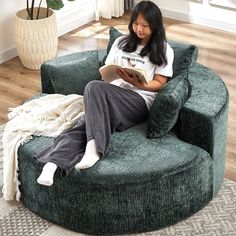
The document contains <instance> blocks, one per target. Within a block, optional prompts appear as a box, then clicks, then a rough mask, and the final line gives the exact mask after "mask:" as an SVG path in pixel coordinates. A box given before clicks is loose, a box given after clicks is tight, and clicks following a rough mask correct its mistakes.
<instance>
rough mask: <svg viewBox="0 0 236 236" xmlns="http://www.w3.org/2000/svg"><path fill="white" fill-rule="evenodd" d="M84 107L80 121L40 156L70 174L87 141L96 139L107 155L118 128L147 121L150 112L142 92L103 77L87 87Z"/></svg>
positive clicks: (98, 145)
mask: <svg viewBox="0 0 236 236" xmlns="http://www.w3.org/2000/svg"><path fill="white" fill-rule="evenodd" d="M101 108H102V111H101ZM84 110H85V115H84V116H83V117H82V118H81V119H80V120H79V122H78V124H77V125H76V126H75V127H73V128H72V129H71V130H68V131H67V132H65V133H63V134H61V135H60V136H59V137H57V138H56V139H55V141H54V143H53V145H52V146H51V147H49V148H48V149H46V150H44V151H43V152H42V153H39V155H37V156H36V159H37V160H38V161H40V162H43V163H46V162H52V163H55V164H56V165H57V166H58V167H59V168H60V169H62V170H63V172H65V173H66V175H68V173H69V172H70V171H71V169H72V168H74V166H75V165H76V164H77V163H78V162H79V161H80V160H81V158H82V157H83V155H84V152H85V147H86V144H87V141H89V140H91V139H95V143H96V148H97V151H98V152H99V153H100V154H101V157H103V156H104V155H106V154H107V152H108V150H109V146H110V142H111V135H112V134H113V133H114V132H115V131H123V130H126V129H128V128H130V127H132V126H134V125H136V124H138V123H140V122H143V121H144V120H145V119H146V118H147V115H148V109H147V107H146V104H145V102H144V100H143V98H142V97H141V96H140V95H138V94H137V93H135V92H133V91H130V90H127V89H122V88H119V87H117V86H115V85H111V84H108V83H105V82H103V81H92V82H90V83H88V84H87V86H86V87H85V92H84ZM85 123H86V125H85Z"/></svg>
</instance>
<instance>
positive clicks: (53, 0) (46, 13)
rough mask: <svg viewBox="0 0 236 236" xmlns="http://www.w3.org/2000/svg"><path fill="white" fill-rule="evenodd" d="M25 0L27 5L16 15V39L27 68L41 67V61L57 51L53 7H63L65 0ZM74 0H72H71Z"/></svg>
mask: <svg viewBox="0 0 236 236" xmlns="http://www.w3.org/2000/svg"><path fill="white" fill-rule="evenodd" d="M45 1H46V2H45V3H46V7H42V6H41V4H42V0H39V4H38V5H36V0H26V8H25V9H23V10H20V11H18V12H17V13H16V16H15V41H16V49H17V53H18V56H19V58H20V60H21V62H22V64H23V65H24V66H25V67H26V68H28V69H35V70H38V69H40V66H41V65H42V63H44V62H45V61H47V60H50V59H53V58H55V56H56V53H57V45H58V37H57V24H56V17H55V13H54V12H53V10H59V9H61V8H63V6H64V4H63V0H45ZM68 1H73V0H68Z"/></svg>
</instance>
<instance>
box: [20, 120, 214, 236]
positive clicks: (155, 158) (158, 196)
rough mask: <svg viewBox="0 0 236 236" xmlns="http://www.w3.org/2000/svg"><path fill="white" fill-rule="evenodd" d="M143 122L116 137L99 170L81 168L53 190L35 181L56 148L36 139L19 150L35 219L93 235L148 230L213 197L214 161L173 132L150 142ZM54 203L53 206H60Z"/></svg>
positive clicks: (23, 184) (25, 196) (25, 198)
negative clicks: (42, 158)
mask: <svg viewBox="0 0 236 236" xmlns="http://www.w3.org/2000/svg"><path fill="white" fill-rule="evenodd" d="M146 129H147V124H146V123H143V124H140V125H138V126H135V127H133V128H131V129H129V130H127V131H124V132H117V133H115V134H114V135H113V136H112V142H111V146H110V150H109V153H108V155H107V156H106V157H104V158H103V159H101V160H100V161H99V162H98V163H97V164H96V165H95V166H94V167H93V168H90V169H86V170H81V171H78V170H74V171H73V172H72V173H71V174H70V175H69V176H68V177H67V178H63V179H61V177H60V174H59V173H58V172H57V173H56V176H55V178H56V180H55V183H54V184H53V186H52V187H50V188H48V187H44V186H40V185H38V184H37V183H36V179H37V177H38V175H39V174H40V171H41V169H42V164H40V163H36V162H35V161H34V160H33V158H32V157H33V155H34V154H36V153H38V152H39V151H40V150H41V149H43V148H44V147H47V146H48V145H50V143H51V142H52V139H49V138H46V137H36V138H34V139H33V140H32V141H30V142H29V143H27V144H25V145H24V146H22V147H21V148H20V150H19V167H20V170H21V171H20V173H22V174H20V181H21V191H22V200H23V202H24V204H25V205H26V206H27V207H29V208H30V209H31V210H32V211H34V212H35V213H37V214H39V215H41V216H43V217H44V218H46V219H49V220H50V221H52V222H55V223H60V224H62V225H63V226H66V227H68V228H70V229H73V230H76V231H79V232H83V233H88V234H119V233H129V232H143V231H149V230H153V229H157V228H161V227H164V226H167V225H169V224H172V223H175V222H178V221H179V220H182V219H184V218H185V217H187V216H189V215H191V214H193V213H195V212H196V211H198V210H199V209H201V208H202V207H204V206H205V205H206V204H207V203H208V202H209V201H210V200H211V198H212V180H211V178H212V159H211V157H210V155H209V153H207V152H206V151H204V150H203V149H201V148H198V147H197V146H193V145H190V144H187V143H185V142H182V141H181V140H179V139H178V138H177V137H176V136H175V135H174V133H170V134H168V135H166V136H165V137H163V138H162V139H157V140H153V141H152V140H149V139H147V138H146V137H145V136H146V132H147V131H146ZM53 199H54V200H53Z"/></svg>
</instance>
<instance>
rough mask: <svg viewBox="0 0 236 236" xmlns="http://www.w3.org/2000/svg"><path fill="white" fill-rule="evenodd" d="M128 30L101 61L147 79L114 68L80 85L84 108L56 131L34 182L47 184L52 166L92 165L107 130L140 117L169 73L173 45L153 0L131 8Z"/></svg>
mask: <svg viewBox="0 0 236 236" xmlns="http://www.w3.org/2000/svg"><path fill="white" fill-rule="evenodd" d="M128 29H129V34H128V35H126V36H121V37H119V38H118V39H116V40H115V42H114V43H113V46H112V48H111V50H110V52H109V54H108V56H107V59H106V62H105V64H109V63H113V64H118V65H121V66H132V67H136V68H143V69H144V70H146V73H147V77H148V83H144V82H141V81H140V80H139V79H138V77H137V76H136V75H133V74H129V73H127V72H126V71H125V70H123V69H118V70H117V74H118V75H119V78H118V79H115V80H113V81H112V82H109V83H108V82H104V81H92V82H90V83H88V84H87V86H86V88H85V91H84V107H85V114H84V116H83V117H82V118H81V119H80V120H79V122H78V124H77V125H76V126H75V127H73V128H72V129H70V130H68V131H67V132H65V133H62V134H61V135H59V136H58V137H57V138H56V139H55V140H54V143H53V145H52V146H51V147H49V148H47V149H46V150H44V151H43V152H41V153H40V154H39V155H38V156H37V157H35V158H36V159H37V160H38V161H40V162H43V163H46V164H45V165H44V167H43V171H42V173H41V175H40V176H39V178H38V180H37V181H38V183H39V184H42V185H47V186H50V185H52V184H53V176H54V173H55V171H56V169H57V168H59V169H60V170H61V171H63V172H64V173H66V174H69V173H70V171H71V170H72V169H73V168H74V167H75V168H77V169H85V168H90V167H92V166H93V165H94V164H95V163H97V161H98V160H99V159H100V158H102V157H104V156H105V155H106V154H107V152H108V148H109V144H110V141H111V135H112V133H113V132H115V131H123V130H126V129H128V128H130V127H132V126H134V125H136V124H138V123H141V122H143V121H144V120H145V119H146V118H147V116H148V111H149V109H150V107H151V105H152V103H153V101H154V99H155V96H156V94H157V92H158V90H160V89H161V88H162V87H163V86H164V85H165V83H166V82H167V78H168V77H171V76H172V63H173V57H174V55H173V50H172V48H171V47H170V46H169V44H168V43H167V41H166V36H165V30H164V26H163V20H162V14H161V11H160V9H159V8H158V6H157V5H156V4H154V3H153V2H151V1H141V2H140V3H138V4H137V5H136V6H135V8H134V9H133V11H132V14H131V18H130V22H129V26H128Z"/></svg>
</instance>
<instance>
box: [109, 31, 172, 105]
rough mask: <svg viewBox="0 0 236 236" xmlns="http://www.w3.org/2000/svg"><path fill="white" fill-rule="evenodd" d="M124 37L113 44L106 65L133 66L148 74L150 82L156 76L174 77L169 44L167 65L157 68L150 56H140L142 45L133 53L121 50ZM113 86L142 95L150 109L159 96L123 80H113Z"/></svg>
mask: <svg viewBox="0 0 236 236" xmlns="http://www.w3.org/2000/svg"><path fill="white" fill-rule="evenodd" d="M122 37H124V36H121V37H119V38H117V39H116V40H115V42H114V43H113V45H112V48H111V50H110V52H109V54H108V56H107V59H106V61H105V64H118V65H121V66H133V67H136V68H143V69H145V70H146V72H147V75H148V80H149V81H151V80H152V79H153V77H154V75H155V74H160V75H164V76H167V77H171V76H172V74H173V69H172V64H173V60H174V52H173V49H172V48H171V47H170V45H169V44H168V43H167V47H166V58H167V65H166V66H157V65H155V64H153V63H152V62H150V60H149V57H148V56H144V57H141V56H140V55H139V54H140V52H141V50H142V48H143V46H142V45H139V46H138V47H137V49H136V51H135V52H132V53H129V52H124V51H122V50H121V49H119V48H118V42H119V40H120V39H121V38H122ZM111 84H114V85H117V86H119V87H121V88H125V89H130V90H133V91H135V92H137V93H138V94H140V95H141V96H142V97H143V98H144V100H145V102H146V104H147V107H148V109H149V108H150V107H151V105H152V103H153V102H154V99H155V97H156V94H157V92H150V91H146V90H142V89H139V88H137V87H135V86H133V85H132V84H130V83H128V82H126V81H124V80H123V79H116V80H113V81H112V82H111Z"/></svg>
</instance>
